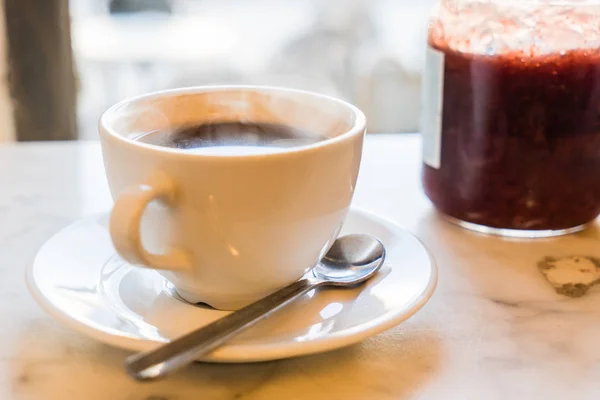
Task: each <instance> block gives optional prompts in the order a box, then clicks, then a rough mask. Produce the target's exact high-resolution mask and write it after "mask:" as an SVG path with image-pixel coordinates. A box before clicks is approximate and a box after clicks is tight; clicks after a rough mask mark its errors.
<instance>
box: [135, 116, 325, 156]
mask: <svg viewBox="0 0 600 400" xmlns="http://www.w3.org/2000/svg"><path fill="white" fill-rule="evenodd" d="M326 139H327V137H326V136H323V135H320V134H318V133H315V132H310V131H304V130H301V129H297V128H292V127H289V126H286V125H278V124H267V123H247V122H221V123H211V124H199V125H190V126H183V127H180V128H175V129H172V130H169V131H161V130H157V131H152V132H148V133H145V134H143V135H140V136H139V137H138V138H137V140H139V141H140V142H144V143H148V144H152V145H156V146H164V147H169V148H175V149H179V150H182V151H185V152H195V153H202V154H223V155H237V154H240V155H243V154H265V153H273V152H277V151H281V150H282V149H287V148H290V147H298V146H306V145H310V144H313V143H317V142H320V141H323V140H326Z"/></svg>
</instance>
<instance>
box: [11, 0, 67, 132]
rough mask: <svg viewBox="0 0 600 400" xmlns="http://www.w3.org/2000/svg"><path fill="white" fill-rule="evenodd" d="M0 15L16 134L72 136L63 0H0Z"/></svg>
mask: <svg viewBox="0 0 600 400" xmlns="http://www.w3.org/2000/svg"><path fill="white" fill-rule="evenodd" d="M4 21H5V26H6V29H5V30H6V43H7V51H6V55H7V57H6V58H7V68H8V87H9V90H10V95H11V97H12V111H13V121H14V129H15V136H16V139H17V140H20V141H31V140H68V139H76V138H77V128H76V109H75V98H76V95H75V77H74V73H73V55H72V50H71V30H70V19H69V4H68V0H4ZM0 123H2V122H1V121H0Z"/></svg>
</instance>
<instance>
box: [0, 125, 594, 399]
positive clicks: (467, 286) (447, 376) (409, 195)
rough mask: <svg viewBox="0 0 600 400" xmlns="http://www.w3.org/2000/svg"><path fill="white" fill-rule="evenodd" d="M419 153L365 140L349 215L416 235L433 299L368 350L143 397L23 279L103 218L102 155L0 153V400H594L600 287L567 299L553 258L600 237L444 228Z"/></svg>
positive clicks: (93, 149)
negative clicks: (356, 211)
mask: <svg viewBox="0 0 600 400" xmlns="http://www.w3.org/2000/svg"><path fill="white" fill-rule="evenodd" d="M419 165H420V162H419V141H418V138H417V137H416V136H413V135H405V136H400V135H382V136H370V137H369V138H368V139H367V142H366V147H365V153H364V162H363V166H362V170H361V175H360V178H359V184H358V188H357V193H356V197H355V204H356V205H357V206H359V207H362V208H365V209H368V210H371V211H374V212H376V213H378V214H382V215H384V216H387V217H388V218H390V219H392V220H394V221H396V222H398V223H400V224H402V225H404V226H406V227H407V228H408V229H410V230H412V231H413V232H414V233H415V234H416V235H417V236H418V237H419V238H421V240H423V242H424V243H425V244H426V245H427V246H428V247H429V249H430V250H431V252H432V253H433V255H434V257H435V258H436V261H437V264H438V266H439V285H438V289H437V291H436V293H435V294H434V296H433V298H432V299H431V301H430V302H429V303H428V304H427V305H426V306H425V307H424V309H423V310H422V311H421V312H419V313H418V314H417V315H415V316H413V317H412V318H410V319H409V320H408V321H407V322H405V323H403V324H402V325H400V326H398V327H396V328H394V329H392V330H390V331H388V332H386V333H384V334H381V335H378V336H376V337H373V338H371V339H368V340H366V341H364V342H363V343H361V344H359V345H355V346H352V347H349V348H346V349H342V350H337V351H334V352H331V353H326V354H321V355H316V356H310V357H305V358H299V359H292V360H285V361H276V362H267V363H260V364H252V365H213V364H196V365H193V366H191V367H190V368H188V369H186V370H185V371H184V372H182V373H180V374H178V375H176V376H173V377H172V378H170V379H168V380H165V381H161V382H156V383H151V384H139V383H135V382H133V381H132V380H130V379H129V378H128V377H127V376H126V375H125V374H124V373H123V370H122V362H123V359H124V357H125V356H126V355H127V354H128V353H127V352H125V351H123V350H119V349H115V348H111V347H108V346H105V345H103V344H100V343H97V342H95V341H94V340H92V339H88V338H87V337H84V336H82V335H80V334H78V333H75V332H73V331H71V330H69V329H68V328H66V327H63V326H62V325H61V324H59V323H58V322H55V321H54V320H52V319H51V318H50V317H49V316H47V315H46V314H45V313H44V312H43V311H42V310H41V309H40V308H39V307H38V306H37V305H36V304H35V303H34V301H33V300H32V299H31V297H30V296H29V294H28V292H27V290H26V288H25V283H24V279H23V273H24V267H25V265H26V264H27V263H28V262H29V261H30V260H31V259H32V257H33V256H34V254H35V252H36V250H37V249H38V248H39V246H41V245H42V244H43V243H44V241H45V240H46V239H47V238H49V237H50V236H51V235H52V234H53V233H54V232H55V231H57V230H59V229H60V228H62V227H64V226H65V225H67V224H69V223H70V222H72V221H74V220H76V219H78V218H80V217H82V216H84V215H89V214H93V213H97V212H102V211H107V210H108V209H109V208H110V205H111V198H110V196H109V193H108V189H107V186H106V182H105V178H104V173H103V169H102V160H101V155H100V148H99V145H98V144H97V143H95V142H81V143H52V144H35V143H34V144H16V145H7V146H4V147H0V277H1V279H0V299H1V306H0V321H1V325H0V399H2V400H13V399H50V400H51V399H61V400H64V399H87V400H95V399H114V400H138V399H139V400H182V399H199V398H202V399H207V400H208V399H248V400H250V399H315V400H316V399H328V400H333V399H344V400H345V399H427V400H438V399H439V400H442V399H443V400H449V399H486V400H495V399H544V400H552V399H578V400H584V399H589V400H596V399H598V398H600V340H599V338H600V288H598V287H595V288H592V289H591V290H590V292H588V294H586V295H585V296H584V297H581V298H578V299H572V298H567V297H564V296H561V295H559V294H557V293H556V292H555V291H554V290H553V288H552V287H551V286H550V285H549V284H548V282H546V281H545V280H544V278H543V277H542V275H541V274H540V272H539V270H538V267H537V264H538V262H539V261H540V260H541V259H543V258H545V257H548V256H549V257H564V256H570V255H582V256H591V257H594V256H595V257H599V256H600V240H599V239H600V229H599V228H598V227H597V226H594V227H592V228H590V229H589V230H587V231H585V232H582V233H579V234H575V235H570V236H566V237H562V238H558V239H543V240H531V241H523V240H503V239H500V238H496V237H486V236H482V235H477V234H474V233H470V232H468V231H465V230H462V229H460V228H458V227H456V226H453V225H451V224H449V223H447V222H445V221H443V220H442V219H441V218H440V217H439V216H438V215H437V214H436V213H435V212H434V211H433V210H432V208H431V205H430V203H429V202H428V200H427V199H426V198H425V197H424V195H423V194H422V191H421V189H420V183H419Z"/></svg>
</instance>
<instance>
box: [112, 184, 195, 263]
mask: <svg viewBox="0 0 600 400" xmlns="http://www.w3.org/2000/svg"><path fill="white" fill-rule="evenodd" d="M152 200H161V201H163V202H165V203H166V204H168V205H169V206H174V205H175V204H176V200H177V190H176V187H175V184H174V183H173V181H172V180H171V179H170V178H169V177H168V176H166V175H165V174H162V173H161V174H157V175H155V176H154V177H153V178H152V179H150V180H149V181H148V182H147V183H144V184H140V185H138V186H137V187H132V188H130V189H129V190H126V191H125V192H124V193H122V194H121V196H120V197H119V198H118V199H117V200H116V202H115V205H114V207H113V210H112V213H111V215H110V223H109V227H110V236H111V238H112V241H113V244H114V246H115V248H116V249H117V252H118V253H119V254H120V255H121V257H123V258H124V259H125V260H126V261H127V262H129V263H131V264H137V265H141V266H146V267H150V268H153V269H160V270H170V271H185V270H190V269H191V262H190V256H189V254H188V252H187V251H185V250H182V249H178V248H172V249H170V250H169V251H168V252H167V253H166V254H153V253H150V252H148V251H146V249H144V246H143V245H142V241H141V237H140V222H141V218H142V215H143V213H144V210H145V209H146V207H147V206H148V204H149V203H150V202H151V201H152Z"/></svg>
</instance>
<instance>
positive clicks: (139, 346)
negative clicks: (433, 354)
mask: <svg viewBox="0 0 600 400" xmlns="http://www.w3.org/2000/svg"><path fill="white" fill-rule="evenodd" d="M350 213H353V214H358V215H361V216H363V217H366V218H367V219H370V220H372V221H376V222H378V223H380V224H382V225H387V226H392V227H394V228H396V229H395V231H396V232H397V231H398V230H400V231H403V232H404V234H406V235H409V236H412V238H413V239H415V240H416V241H417V242H418V243H419V244H420V245H421V246H422V248H423V249H424V250H425V252H426V254H427V256H428V258H429V268H430V279H429V282H428V284H427V286H426V287H425V288H424V289H423V291H422V292H421V293H420V294H419V295H418V296H416V297H415V298H414V299H413V300H412V301H411V302H410V303H408V304H407V305H406V306H404V307H401V308H400V307H398V308H397V309H396V310H392V311H391V312H389V313H387V314H386V315H383V316H380V317H378V318H375V319H372V320H369V321H368V322H365V323H363V324H360V325H358V326H355V327H352V328H347V329H344V330H342V331H338V332H333V333H328V334H327V335H325V336H322V337H318V338H314V339H311V340H310V341H302V342H290V341H278V342H273V343H261V344H252V343H251V342H250V343H236V344H230V345H224V346H222V347H221V348H219V349H217V350H215V351H213V352H212V353H210V354H208V355H206V356H204V357H202V358H201V359H199V361H205V362H215V363H252V362H264V361H272V360H278V359H284V358H293V357H299V356H306V355H311V354H316V353H322V352H326V351H331V350H336V349H339V348H342V347H346V346H349V345H352V344H356V343H359V342H361V341H363V340H364V339H366V338H368V337H371V336H374V335H377V334H379V333H382V332H384V331H387V330H389V329H391V328H393V327H395V326H397V325H399V324H401V323H402V322H404V321H406V320H407V319H409V318H410V317H412V316H413V315H414V314H416V313H417V312H418V311H420V310H421V308H423V306H424V305H425V304H426V303H427V302H428V301H429V299H430V298H431V297H432V296H433V294H434V292H435V289H436V287H437V283H438V268H437V265H436V262H435V259H434V257H433V255H432V254H431V251H430V250H429V249H428V248H427V246H426V245H425V244H424V243H423V242H422V240H421V239H419V238H418V237H417V236H416V235H414V234H413V233H412V232H410V231H409V230H407V229H406V228H404V227H402V226H401V225H399V224H397V223H396V222H394V221H392V220H390V219H388V218H386V217H381V216H379V215H377V214H375V213H373V212H371V211H367V210H365V209H363V208H359V207H351V209H350V212H349V214H350ZM105 215H107V213H98V214H95V215H90V216H85V217H82V218H78V219H77V220H75V221H73V222H71V223H70V224H68V225H66V226H64V227H63V228H61V229H59V230H58V231H57V232H55V233H54V234H53V235H52V236H50V237H49V238H48V239H47V240H46V241H45V242H44V244H42V246H40V248H39V249H38V251H37V252H36V254H35V255H34V257H33V258H32V259H31V261H30V262H29V263H28V264H27V267H26V270H25V282H26V285H27V288H28V290H29V292H30V293H31V295H32V297H33V298H34V300H35V301H36V303H37V304H38V305H39V306H40V307H41V308H42V309H43V310H44V311H45V312H46V313H48V314H49V315H50V316H51V317H52V318H54V319H55V320H57V321H58V322H60V323H63V324H65V325H66V326H67V327H69V328H71V329H73V330H74V331H76V332H79V333H82V334H84V335H86V336H88V337H90V338H92V339H95V340H97V341H99V342H101V343H104V344H108V345H110V346H114V347H117V348H121V349H124V350H130V351H147V350H150V349H152V348H155V347H156V346H157V345H158V344H159V343H165V342H167V340H151V339H142V338H139V337H136V336H133V335H129V334H127V333H124V332H122V331H117V330H114V329H113V328H111V327H107V326H105V325H100V324H97V323H95V322H94V321H82V320H80V319H78V318H75V317H73V316H72V315H70V314H67V313H65V312H64V311H62V310H61V309H60V308H59V307H57V306H55V305H54V304H52V303H51V302H49V301H47V298H46V296H45V295H44V294H43V292H42V291H41V289H40V288H39V287H38V285H37V284H36V283H35V279H34V277H33V271H34V267H35V264H36V260H37V258H38V256H39V253H40V252H41V250H42V249H43V248H44V247H45V246H46V245H48V243H49V242H51V241H52V239H54V238H55V237H56V236H57V235H60V234H61V233H62V232H63V231H64V230H66V229H69V228H70V227H72V226H73V225H75V224H79V223H85V222H86V221H90V220H92V221H97V220H98V218H100V217H102V216H105Z"/></svg>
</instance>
